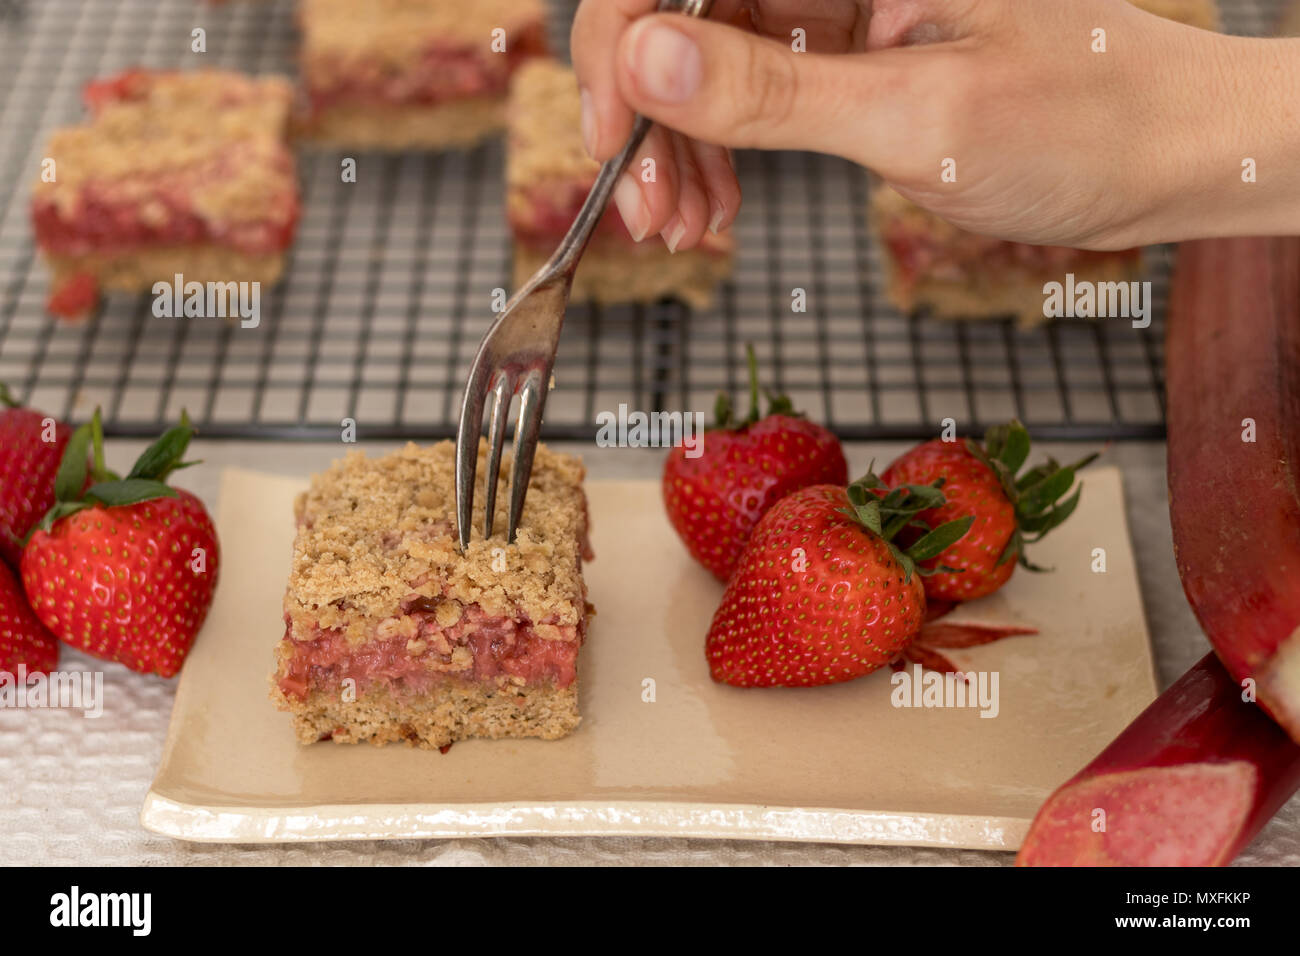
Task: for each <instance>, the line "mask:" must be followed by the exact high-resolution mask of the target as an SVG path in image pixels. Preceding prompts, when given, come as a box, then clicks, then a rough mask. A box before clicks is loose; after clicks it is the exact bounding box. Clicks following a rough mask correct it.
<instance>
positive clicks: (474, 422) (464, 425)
mask: <svg viewBox="0 0 1300 956" xmlns="http://www.w3.org/2000/svg"><path fill="white" fill-rule="evenodd" d="M486 398H487V373H486V372H485V371H484V370H483V367H482V363H481V362H479V361H478V360H477V359H476V360H475V362H474V367H473V369H472V370H471V371H470V376H469V381H468V382H467V383H466V385H465V399H464V401H462V402H461V406H460V425H459V427H458V428H457V429H456V532H457V535H458V536H459V538H460V550H461V552H462V553H464V551H465V549H466V548H468V547H469V538H470V533H471V531H472V528H471V526H470V525H471V522H472V521H473V520H474V474H475V472H476V471H477V470H478V442H479V435H481V434H482V433H483V403H484V400H485V399H486Z"/></svg>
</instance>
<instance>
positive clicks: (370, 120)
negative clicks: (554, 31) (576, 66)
mask: <svg viewBox="0 0 1300 956" xmlns="http://www.w3.org/2000/svg"><path fill="white" fill-rule="evenodd" d="M545 12H546V11H545V6H544V3H543V0H476V2H474V3H471V4H463V3H454V2H451V0H381V2H376V3H364V4H358V3H357V2H356V0H302V2H301V3H299V5H298V23H299V27H300V31H301V34H302V48H301V50H300V53H299V65H300V70H301V74H302V81H303V85H304V88H305V98H306V110H305V113H304V114H303V115H302V116H300V117H299V118H298V122H297V124H296V125H297V131H298V133H299V134H300V135H301V136H302V137H303V138H304V139H306V140H307V141H308V142H311V143H317V144H321V145H326V146H331V147H349V148H358V149H381V150H400V149H419V148H424V149H439V148H443V147H460V146H470V145H473V144H474V143H477V142H479V141H480V140H482V139H484V138H485V137H487V136H490V135H492V134H494V133H497V132H499V131H500V130H501V129H502V127H503V125H504V122H505V120H504V106H505V99H506V91H507V89H508V87H509V84H510V76H511V74H512V73H514V71H515V70H516V69H517V68H518V67H519V66H520V64H522V63H523V62H524V61H526V60H528V59H529V58H530V57H535V56H539V55H542V54H545V52H546V23H545Z"/></svg>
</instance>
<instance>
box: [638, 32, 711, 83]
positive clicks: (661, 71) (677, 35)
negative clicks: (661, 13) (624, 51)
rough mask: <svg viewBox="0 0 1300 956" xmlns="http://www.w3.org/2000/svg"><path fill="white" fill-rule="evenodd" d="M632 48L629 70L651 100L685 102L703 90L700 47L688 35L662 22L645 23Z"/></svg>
mask: <svg viewBox="0 0 1300 956" xmlns="http://www.w3.org/2000/svg"><path fill="white" fill-rule="evenodd" d="M637 28H638V27H637V26H634V27H633V29H637ZM629 49H630V51H631V54H630V55H631V60H632V62H630V63H629V64H627V65H628V68H629V69H630V70H631V72H632V73H633V74H634V75H635V76H636V79H637V86H638V87H639V88H640V90H641V92H642V93H644V94H645V95H646V96H648V97H650V98H651V99H654V100H658V101H659V102H661V103H684V102H686V101H687V100H689V99H690V98H691V97H692V96H694V95H695V91H696V90H698V89H699V88H700V80H701V79H702V78H703V75H704V64H703V60H702V59H701V58H700V50H699V47H697V46H696V45H695V43H694V41H693V40H691V38H690V37H688V36H687V35H686V34H684V33H681V32H679V31H677V30H674V29H673V28H672V27H668V26H664V25H663V24H660V23H646V24H644V25H641V26H640V36H638V37H635V38H634V40H633V42H632V43H631V44H630V46H629Z"/></svg>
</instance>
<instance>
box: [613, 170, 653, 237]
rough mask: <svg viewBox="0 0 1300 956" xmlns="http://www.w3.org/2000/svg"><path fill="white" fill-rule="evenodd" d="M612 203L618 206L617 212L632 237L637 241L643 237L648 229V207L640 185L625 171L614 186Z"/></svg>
mask: <svg viewBox="0 0 1300 956" xmlns="http://www.w3.org/2000/svg"><path fill="white" fill-rule="evenodd" d="M614 205H615V206H617V207H618V214H619V215H620V216H622V217H623V225H625V226H627V231H628V232H630V233H631V234H632V238H633V239H634V240H635V241H637V242H640V241H641V240H642V239H644V238H645V234H646V233H647V232H649V231H650V207H649V206H647V205H646V202H645V199H644V197H642V195H641V187H640V186H638V185H637V184H636V180H635V179H633V178H632V177H631V176H629V175H628V174H627V173H624V174H623V175H622V176H621V177H619V180H618V185H617V186H615V187H614Z"/></svg>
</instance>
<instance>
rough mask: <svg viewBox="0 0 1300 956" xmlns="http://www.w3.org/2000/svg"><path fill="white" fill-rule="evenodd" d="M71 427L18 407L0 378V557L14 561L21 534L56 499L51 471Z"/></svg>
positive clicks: (56, 465)
mask: <svg viewBox="0 0 1300 956" xmlns="http://www.w3.org/2000/svg"><path fill="white" fill-rule="evenodd" d="M71 434H72V429H71V428H69V427H68V426H67V425H64V424H63V423H61V422H56V421H55V420H54V419H52V418H50V417H48V416H46V415H44V414H42V413H41V412H38V411H34V410H32V409H30V408H19V407H17V405H16V404H15V402H14V401H13V399H12V398H10V397H9V390H8V389H7V388H5V386H4V385H3V384H0V557H3V558H4V560H6V561H8V562H9V564H10V565H11V566H13V567H15V568H16V567H18V558H19V556H20V555H21V554H22V551H23V544H22V543H23V538H25V537H26V536H27V532H28V531H30V530H31V529H32V526H33V525H35V524H36V522H37V521H38V520H39V519H40V517H41V515H43V514H45V512H46V511H48V510H49V508H50V505H52V504H54V475H55V473H56V472H58V470H59V461H60V459H62V457H63V449H64V447H65V446H66V445H67V444H68V437H69V436H70V435H71Z"/></svg>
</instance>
